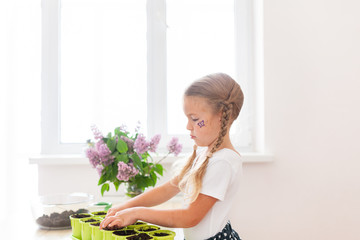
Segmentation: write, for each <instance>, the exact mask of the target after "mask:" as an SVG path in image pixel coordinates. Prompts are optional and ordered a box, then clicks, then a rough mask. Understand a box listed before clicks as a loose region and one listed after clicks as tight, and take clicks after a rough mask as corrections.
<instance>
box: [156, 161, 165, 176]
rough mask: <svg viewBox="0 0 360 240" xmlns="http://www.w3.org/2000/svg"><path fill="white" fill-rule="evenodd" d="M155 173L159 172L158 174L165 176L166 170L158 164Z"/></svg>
mask: <svg viewBox="0 0 360 240" xmlns="http://www.w3.org/2000/svg"><path fill="white" fill-rule="evenodd" d="M155 172H157V173H158V174H160V175H161V176H162V175H163V172H164V168H163V166H162V165H161V164H159V163H158V164H156V165H155Z"/></svg>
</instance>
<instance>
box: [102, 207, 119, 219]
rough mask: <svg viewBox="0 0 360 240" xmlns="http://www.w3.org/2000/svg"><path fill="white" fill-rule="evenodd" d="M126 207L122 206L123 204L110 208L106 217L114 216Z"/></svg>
mask: <svg viewBox="0 0 360 240" xmlns="http://www.w3.org/2000/svg"><path fill="white" fill-rule="evenodd" d="M123 209H124V208H123V207H121V206H118V207H112V208H110V209H109V210H108V211H107V213H106V216H105V217H111V216H114V215H115V214H116V213H117V212H119V211H121V210H123Z"/></svg>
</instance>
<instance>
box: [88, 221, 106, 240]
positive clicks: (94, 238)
mask: <svg viewBox="0 0 360 240" xmlns="http://www.w3.org/2000/svg"><path fill="white" fill-rule="evenodd" d="M99 223H100V222H99ZM91 224H93V223H90V224H89V226H90V229H91V240H102V239H103V233H102V232H101V231H100V226H94V225H91Z"/></svg>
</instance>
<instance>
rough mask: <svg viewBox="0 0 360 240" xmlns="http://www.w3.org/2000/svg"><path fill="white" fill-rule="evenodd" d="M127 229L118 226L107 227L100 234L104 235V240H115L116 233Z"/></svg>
mask: <svg viewBox="0 0 360 240" xmlns="http://www.w3.org/2000/svg"><path fill="white" fill-rule="evenodd" d="M126 229H127V228H126V227H124V228H120V227H117V226H113V227H111V228H109V227H106V228H103V229H101V230H100V232H102V235H103V240H113V239H114V238H113V236H112V234H113V232H115V231H120V230H126Z"/></svg>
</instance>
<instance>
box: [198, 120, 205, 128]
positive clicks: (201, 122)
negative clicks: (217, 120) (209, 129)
mask: <svg viewBox="0 0 360 240" xmlns="http://www.w3.org/2000/svg"><path fill="white" fill-rule="evenodd" d="M197 125H199V127H200V128H202V127H205V122H204V120H202V121H200V122H198V124H197Z"/></svg>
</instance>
